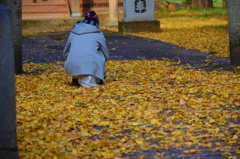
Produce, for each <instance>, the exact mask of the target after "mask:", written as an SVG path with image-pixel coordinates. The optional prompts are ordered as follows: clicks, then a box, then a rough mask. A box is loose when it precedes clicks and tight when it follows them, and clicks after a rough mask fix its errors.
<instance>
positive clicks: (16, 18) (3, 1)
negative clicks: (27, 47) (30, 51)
mask: <svg viewBox="0 0 240 159" xmlns="http://www.w3.org/2000/svg"><path fill="white" fill-rule="evenodd" d="M0 5H3V6H6V7H8V8H10V9H11V10H12V20H13V46H14V56H15V73H16V74H21V73H22V69H23V68H22V0H0Z"/></svg>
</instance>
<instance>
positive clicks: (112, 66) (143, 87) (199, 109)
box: [16, 60, 240, 159]
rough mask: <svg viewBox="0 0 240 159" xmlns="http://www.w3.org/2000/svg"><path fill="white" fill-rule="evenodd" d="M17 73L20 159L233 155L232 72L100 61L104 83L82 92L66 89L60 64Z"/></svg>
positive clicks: (238, 79) (235, 94) (238, 132)
mask: <svg viewBox="0 0 240 159" xmlns="http://www.w3.org/2000/svg"><path fill="white" fill-rule="evenodd" d="M34 70H43V72H38V73H34V74H32V73H31V72H33V71H34ZM24 71H26V72H29V73H30V74H23V75H16V99H17V139H18V149H19V155H20V158H54V159H57V158H124V155H126V154H134V153H138V152H142V151H147V150H154V151H156V152H158V151H159V152H162V151H163V152H164V150H169V149H180V150H182V152H183V153H185V154H189V153H190V154H191V153H193V154H194V153H202V150H201V148H207V151H210V152H213V151H218V152H221V153H222V156H225V157H229V156H230V157H231V156H232V157H237V156H238V157H239V154H240V153H239V142H240V139H239V137H240V125H239V107H240V102H239V101H240V91H239V90H240V74H239V73H236V72H227V71H212V72H207V71H204V70H194V69H186V68H185V67H184V66H174V65H172V63H170V62H168V61H167V60H163V61H157V60H151V61H147V60H132V61H108V62H107V72H106V81H105V82H106V84H105V85H102V86H100V87H92V88H85V87H75V86H71V85H70V81H71V77H67V76H65V72H64V68H63V67H62V62H55V63H26V64H24ZM144 157H145V156H144V155H140V156H139V158H144ZM154 157H160V158H164V157H166V156H165V155H164V153H156V154H155V156H154Z"/></svg>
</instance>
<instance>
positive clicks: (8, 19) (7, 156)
mask: <svg viewBox="0 0 240 159" xmlns="http://www.w3.org/2000/svg"><path fill="white" fill-rule="evenodd" d="M0 15H1V16H0V158H1V159H16V158H18V153H17V141H16V101H15V77H14V74H15V65H14V49H13V47H14V45H13V25H12V13H11V11H10V9H7V8H6V7H3V6H2V5H0Z"/></svg>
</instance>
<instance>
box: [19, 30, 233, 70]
mask: <svg viewBox="0 0 240 159" xmlns="http://www.w3.org/2000/svg"><path fill="white" fill-rule="evenodd" d="M103 32H104V34H105V37H106V40H107V45H108V48H109V51H110V60H140V59H147V60H153V59H156V60H162V59H163V58H168V59H170V60H171V61H174V62H180V63H179V64H180V65H182V64H189V65H191V66H192V67H195V68H201V69H205V70H209V71H212V70H216V69H220V68H222V70H227V71H233V70H234V68H235V67H234V66H233V65H231V64H230V59H229V58H216V57H213V56H211V54H209V53H203V52H199V51H196V50H189V49H185V48H182V47H178V46H176V45H172V44H168V43H165V42H162V41H159V40H154V39H149V38H141V37H136V36H130V35H125V34H122V33H117V32H112V31H106V30H104V31H103ZM68 34H69V31H59V32H51V33H42V34H40V35H27V36H23V60H24V62H53V61H63V57H62V51H63V48H64V45H65V43H66V40H67V38H68Z"/></svg>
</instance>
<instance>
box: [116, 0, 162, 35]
mask: <svg viewBox="0 0 240 159" xmlns="http://www.w3.org/2000/svg"><path fill="white" fill-rule="evenodd" d="M123 9H124V18H123V19H122V21H121V22H119V26H118V29H119V32H132V33H133V32H158V31H160V22H159V21H158V20H156V19H155V18H154V0H124V2H123Z"/></svg>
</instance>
